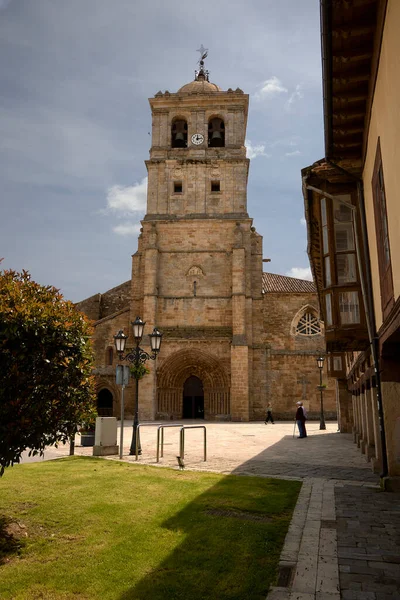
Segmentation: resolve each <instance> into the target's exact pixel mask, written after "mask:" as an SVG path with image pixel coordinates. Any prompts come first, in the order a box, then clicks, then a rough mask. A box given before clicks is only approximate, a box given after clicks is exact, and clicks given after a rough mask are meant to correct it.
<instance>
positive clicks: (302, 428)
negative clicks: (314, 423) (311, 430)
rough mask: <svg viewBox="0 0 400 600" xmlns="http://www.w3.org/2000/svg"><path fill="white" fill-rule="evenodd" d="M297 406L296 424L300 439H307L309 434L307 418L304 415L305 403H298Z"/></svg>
mask: <svg viewBox="0 0 400 600" xmlns="http://www.w3.org/2000/svg"><path fill="white" fill-rule="evenodd" d="M296 405H297V410H296V417H295V419H296V423H297V427H298V428H299V438H305V437H307V432H306V417H305V414H304V410H303V403H302V402H296Z"/></svg>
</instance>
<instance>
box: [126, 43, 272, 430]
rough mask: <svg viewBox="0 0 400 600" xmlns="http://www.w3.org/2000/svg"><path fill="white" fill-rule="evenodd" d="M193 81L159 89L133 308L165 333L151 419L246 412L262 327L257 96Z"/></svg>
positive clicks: (143, 388)
mask: <svg viewBox="0 0 400 600" xmlns="http://www.w3.org/2000/svg"><path fill="white" fill-rule="evenodd" d="M200 52H201V59H200V61H199V70H198V71H196V73H195V79H194V81H192V82H191V83H188V84H186V85H184V86H183V87H181V88H180V89H179V90H178V92H177V93H170V92H168V91H166V92H164V93H162V92H158V93H157V94H156V95H155V97H154V98H151V99H150V101H149V102H150V106H151V111H152V145H151V149H150V158H149V160H147V161H146V167H147V171H148V195H147V213H146V215H145V217H144V220H143V221H142V230H141V234H140V236H139V244H138V251H137V252H136V253H135V254H134V255H133V257H132V294H131V307H130V311H131V318H132V320H134V318H135V317H136V315H141V316H142V318H143V320H144V321H146V323H147V324H146V330H148V331H151V330H152V328H153V327H154V326H157V327H158V328H159V329H160V330H162V331H163V333H164V338H163V345H162V350H161V353H160V355H159V357H158V359H157V364H156V365H154V364H150V365H149V366H150V368H151V373H150V374H149V375H148V376H146V377H145V378H144V379H143V380H141V382H140V417H141V418H142V419H154V418H165V419H172V418H173V419H180V418H185V417H187V418H197V417H200V418H202V417H205V418H206V419H232V420H238V421H246V420H249V418H251V416H252V398H253V396H254V394H257V393H258V392H257V390H256V388H255V385H254V384H253V375H252V374H253V371H254V368H255V363H257V368H260V364H259V358H257V357H259V356H260V355H259V354H258V353H257V348H258V349H259V348H261V342H262V340H261V337H262V305H261V303H262V294H261V281H262V238H261V236H259V235H258V234H257V233H256V232H255V229H254V228H253V227H252V220H251V219H250V218H249V216H248V214H247V197H246V193H247V192H246V190H247V177H248V169H249V160H248V159H247V158H246V148H245V145H244V144H245V134H246V123H247V112H248V101H249V99H248V95H246V94H244V93H243V91H242V90H240V89H239V88H237V89H236V90H234V91H233V90H232V89H228V90H227V91H222V90H221V89H220V88H219V87H218V86H217V85H215V84H214V83H211V82H210V81H209V75H208V71H207V70H206V69H205V67H204V59H205V58H206V56H207V53H206V51H205V50H204V49H203V47H202V48H201V49H200Z"/></svg>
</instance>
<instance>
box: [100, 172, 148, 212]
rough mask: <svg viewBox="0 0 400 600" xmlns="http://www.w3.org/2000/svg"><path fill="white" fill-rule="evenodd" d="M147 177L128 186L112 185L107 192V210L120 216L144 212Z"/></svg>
mask: <svg viewBox="0 0 400 600" xmlns="http://www.w3.org/2000/svg"><path fill="white" fill-rule="evenodd" d="M146 198H147V177H145V178H144V179H142V181H141V182H140V183H135V184H134V185H130V186H123V185H113V186H112V187H110V188H109V189H108V192H107V210H108V211H112V212H115V213H120V214H129V213H133V212H144V211H145V210H146Z"/></svg>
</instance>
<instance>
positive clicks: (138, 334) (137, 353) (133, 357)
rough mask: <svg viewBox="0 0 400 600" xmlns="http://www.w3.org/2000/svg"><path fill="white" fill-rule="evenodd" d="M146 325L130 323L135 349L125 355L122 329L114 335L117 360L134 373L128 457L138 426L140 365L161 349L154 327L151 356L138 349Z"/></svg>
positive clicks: (137, 320) (138, 319)
mask: <svg viewBox="0 0 400 600" xmlns="http://www.w3.org/2000/svg"><path fill="white" fill-rule="evenodd" d="M145 325H146V323H143V321H142V319H141V318H140V317H136V319H135V321H134V322H133V323H132V328H133V337H134V339H135V343H136V347H135V348H133V350H129V352H128V353H127V354H124V352H125V346H126V341H127V339H128V336H127V335H124V332H123V330H122V329H120V330H119V331H118V333H117V334H116V335H114V343H115V349H116V351H117V353H118V357H119V360H126V361H128V362H129V363H131V364H133V365H134V373H133V377H134V378H135V382H136V393H135V413H134V418H133V431H132V442H131V447H130V450H129V454H130V456H133V455H134V454H136V438H137V435H138V433H137V428H138V425H139V379H141V377H142V376H143V375H142V374H141V373H140V369H139V367H140V365H144V364H145V363H146V362H147V361H148V360H155V359H156V358H157V356H158V353H159V352H160V348H161V340H162V335H163V334H162V333H161V332H160V331H158V329H157V328H156V327H154V329H153V332H152V333H149V338H150V348H151V354H149V353H148V352H146V351H145V350H143V349H142V348H140V346H139V344H140V342H141V341H142V337H143V331H144V326H145ZM138 451H139V454H141V453H142V450H141V448H140V440H138Z"/></svg>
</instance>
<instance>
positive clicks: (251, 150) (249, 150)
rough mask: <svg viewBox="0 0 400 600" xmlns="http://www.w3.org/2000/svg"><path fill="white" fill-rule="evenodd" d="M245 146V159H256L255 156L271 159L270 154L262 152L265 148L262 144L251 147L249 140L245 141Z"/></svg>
mask: <svg viewBox="0 0 400 600" xmlns="http://www.w3.org/2000/svg"><path fill="white" fill-rule="evenodd" d="M245 146H246V156H247V158H250V160H251V159H252V158H256V157H257V156H266V157H267V158H270V157H271V154H266V153H265V152H264V150H265V146H264V144H258V145H257V146H253V144H252V143H251V141H250V140H246V141H245Z"/></svg>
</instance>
